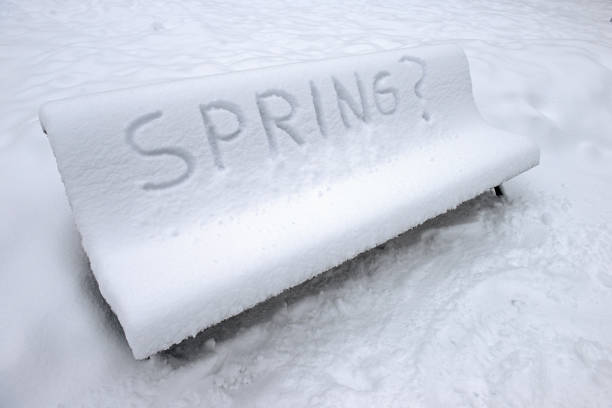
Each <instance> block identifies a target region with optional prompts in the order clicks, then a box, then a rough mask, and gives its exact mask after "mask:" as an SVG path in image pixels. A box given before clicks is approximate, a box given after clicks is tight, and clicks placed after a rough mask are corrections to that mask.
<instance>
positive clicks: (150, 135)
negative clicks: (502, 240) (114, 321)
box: [40, 46, 539, 358]
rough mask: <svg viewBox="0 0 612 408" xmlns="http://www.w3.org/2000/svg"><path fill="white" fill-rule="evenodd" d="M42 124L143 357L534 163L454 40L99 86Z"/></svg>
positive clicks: (529, 147)
mask: <svg viewBox="0 0 612 408" xmlns="http://www.w3.org/2000/svg"><path fill="white" fill-rule="evenodd" d="M40 117H41V124H42V126H43V128H44V129H45V130H46V132H47V133H48V135H49V138H50V140H51V145H52V147H53V150H54V152H55V155H56V158H57V161H58V166H59V169H60V173H61V174H62V178H63V181H64V183H65V185H66V189H67V192H68V198H69V200H70V203H71V206H72V208H73V212H74V214H75V219H76V225H77V226H78V228H79V231H80V232H81V235H82V238H83V246H84V248H85V251H86V252H87V254H88V256H89V260H90V262H91V267H92V270H93V273H94V275H95V277H96V279H97V281H98V283H99V285H100V291H101V292H102V294H103V295H104V297H105V298H106V300H107V301H108V303H109V304H110V306H111V308H112V309H113V311H114V312H115V313H116V314H117V317H118V318H119V321H120V322H121V325H122V326H123V329H124V331H125V334H126V336H127V339H128V342H129V344H130V346H131V348H132V350H133V352H134V355H135V356H136V357H137V358H143V357H147V356H149V355H151V354H153V353H155V352H157V351H160V350H163V349H166V348H168V347H169V346H170V345H172V344H174V343H178V342H179V341H180V340H183V339H184V338H186V337H188V336H193V335H195V334H196V333H198V332H199V331H201V330H202V329H204V328H206V327H209V326H211V325H213V324H215V323H218V322H220V321H221V320H223V319H225V318H228V317H230V316H232V315H235V314H237V313H239V312H242V311H243V310H245V309H247V308H248V307H251V306H253V305H255V304H256V303H258V302H261V301H263V300H265V299H267V298H269V297H271V296H273V295H277V294H279V293H280V292H282V291H283V290H284V289H288V288H290V287H292V286H295V285H296V284H298V283H301V282H303V281H305V280H307V279H309V278H312V277H313V276H315V275H316V274H318V273H321V272H323V271H325V270H327V269H330V268H331V267H333V266H336V265H339V264H340V263H342V262H343V261H346V260H347V259H349V258H352V257H353V256H355V255H357V254H358V253H360V252H362V251H364V250H366V249H370V248H373V247H374V246H376V245H378V244H381V243H383V242H385V241H387V240H388V239H390V238H393V237H395V236H397V235H399V234H400V233H402V232H405V231H406V230H408V229H409V228H411V227H414V226H415V225H417V224H420V223H422V222H423V221H425V220H426V219H428V218H431V217H433V216H436V215H439V214H440V213H443V212H445V211H446V210H448V209H450V208H454V207H456V206H457V205H458V204H460V203H461V202H463V201H465V200H467V199H470V198H473V197H474V196H476V195H478V194H480V193H482V192H483V191H484V190H486V189H488V188H491V187H493V186H496V185H499V184H501V183H502V182H503V181H506V180H507V179H509V178H511V177H513V176H515V175H517V174H518V173H520V172H522V171H524V170H526V169H528V168H531V167H533V166H534V165H535V164H537V162H538V159H539V151H538V149H537V147H536V146H535V144H534V143H533V142H532V141H531V140H529V139H526V138H522V137H519V136H515V135H511V134H508V133H506V132H501V131H497V130H495V129H493V128H491V127H489V126H487V125H485V123H484V122H483V121H482V119H481V118H480V116H479V115H478V113H477V111H476V108H475V105H474V102H473V99H472V94H471V82H470V77H469V68H468V64H467V60H466V58H465V56H464V55H463V53H462V52H461V50H459V49H457V48H454V47H450V46H438V47H430V48H421V49H402V50H398V51H391V52H384V53H376V54H370V55H363V56H357V57H345V58H340V59H332V60H326V61H318V62H310V63H300V64H292V65H286V66H279V67H273V68H268V69H261V70H253V71H245V72H239V73H234V74H227V75H217V76H210V77H204V78H198V79H190V80H183V81H177V82H171V83H167V84H158V85H154V86H148V87H143V88H136V89H127V90H123V91H117V92H111V93H102V94H97V95H91V96H85V97H80V98H74V99H68V100H63V101H58V102H52V103H50V104H47V105H45V106H44V107H43V108H42V110H41V114H40ZM315 220H316V222H313V221H315Z"/></svg>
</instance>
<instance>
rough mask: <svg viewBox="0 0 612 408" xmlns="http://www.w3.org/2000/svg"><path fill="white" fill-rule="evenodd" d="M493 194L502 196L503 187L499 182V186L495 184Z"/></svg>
mask: <svg viewBox="0 0 612 408" xmlns="http://www.w3.org/2000/svg"><path fill="white" fill-rule="evenodd" d="M495 195H496V196H498V197H503V196H504V189H503V188H502V185H501V184H500V185H499V186H495Z"/></svg>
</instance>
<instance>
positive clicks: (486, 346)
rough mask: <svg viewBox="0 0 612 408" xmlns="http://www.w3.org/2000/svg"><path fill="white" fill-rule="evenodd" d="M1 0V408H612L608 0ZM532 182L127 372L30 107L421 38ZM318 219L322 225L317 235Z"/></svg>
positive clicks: (474, 203)
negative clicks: (517, 141) (506, 139)
mask: <svg viewBox="0 0 612 408" xmlns="http://www.w3.org/2000/svg"><path fill="white" fill-rule="evenodd" d="M576 3H578V2H574V1H568V0H558V1H555V2H554V4H552V3H551V2H548V1H540V0H526V1H521V2H507V1H502V0H498V1H495V0H491V1H486V2H484V1H482V2H481V1H472V2H449V1H436V0H427V1H418V0H412V1H401V2H385V3H384V4H372V3H370V2H365V1H364V2H358V3H356V2H347V3H346V4H345V3H343V2H333V3H332V2H327V1H320V2H308V3H301V4H289V3H287V2H285V1H274V0H273V1H257V0H253V1H249V2H243V1H241V2H237V1H228V2H222V3H221V2H219V3H204V2H200V1H182V2H175V1H149V2H142V3H141V2H139V1H134V2H131V3H126V2H105V3H100V2H97V1H63V2H56V1H52V0H49V1H38V2H31V3H30V2H24V1H14V2H11V1H4V2H2V4H1V6H0V33H1V36H0V58H2V61H1V63H0V89H2V92H0V110H1V112H2V114H1V115H0V187H1V190H0V329H1V333H2V334H1V335H0V405H1V406H3V407H5V406H6V407H41V406H57V405H60V406H62V405H63V406H66V407H73V406H105V407H125V406H143V407H145V406H158V407H169V406H174V407H181V406H182V407H184V406H215V407H224V406H265V407H269V406H282V407H285V406H296V407H297V406H346V407H358V406H372V405H377V406H398V407H399V406H401V407H404V406H449V405H454V406H568V407H575V406H589V407H592V406H608V405H609V402H610V401H611V400H612V369H611V367H612V325H611V324H610V321H612V312H611V311H612V269H611V266H610V265H612V230H611V227H610V225H611V223H612V207H611V206H610V203H611V202H612V180H611V174H612V142H611V136H610V129H611V128H612V99H611V98H612V97H611V95H612V70H611V68H612V52H611V51H612V46H611V44H612V24H611V23H610V22H609V20H610V17H612V4H610V2H609V1H607V0H601V1H598V0H591V1H589V2H581V3H580V4H576ZM446 43H458V44H460V45H461V47H462V48H463V49H464V50H465V51H466V54H467V57H468V60H469V63H470V70H471V74H472V80H473V86H474V96H475V100H476V105H477V106H478V108H479V110H480V112H481V113H482V114H483V116H484V117H485V119H486V120H487V121H488V122H489V123H491V124H492V125H494V126H496V127H500V128H503V129H504V130H507V131H510V132H513V133H517V134H523V135H526V136H528V137H529V138H531V139H532V140H534V141H535V142H537V144H538V145H539V146H541V148H542V158H541V163H540V165H539V166H538V167H536V168H534V169H533V170H530V171H529V172H526V173H525V174H523V175H521V176H519V177H517V178H515V179H513V180H512V181H510V182H509V183H507V184H506V192H507V198H506V199H505V200H502V201H500V200H497V199H496V198H495V197H494V196H492V195H491V194H485V195H482V196H480V197H478V198H476V199H474V200H471V201H469V202H467V203H465V204H464V205H462V206H460V207H459V208H458V209H457V210H454V211H452V212H449V213H447V214H445V215H443V216H440V217H438V218H436V219H434V220H431V221H429V222H427V223H425V224H424V225H422V226H421V227H418V228H417V229H415V230H413V231H410V232H408V233H406V234H403V235H402V236H400V237H398V238H397V239H394V240H393V241H391V242H390V243H388V244H387V245H386V246H385V247H384V248H378V249H376V250H372V251H370V252H368V253H366V254H364V255H361V256H359V257H357V258H356V259H354V260H352V261H350V262H348V263H346V264H343V265H342V266H341V267H339V268H337V269H334V270H333V271H331V272H330V273H328V274H326V275H324V276H323V277H321V278H320V279H316V280H314V281H312V282H308V283H307V284H305V285H304V286H302V287H300V288H299V289H297V290H294V291H291V292H290V293H287V294H283V295H282V296H281V297H280V298H277V299H275V300H273V301H270V302H267V303H265V304H264V305H263V306H260V307H257V308H256V309H254V310H250V311H248V312H247V313H245V314H243V315H241V316H239V317H238V318H235V319H232V320H229V321H227V322H224V323H223V324H221V325H218V326H215V327H214V328H213V329H211V330H209V331H207V332H205V333H204V334H203V335H200V336H198V337H197V338H195V339H193V340H191V341H187V342H185V343H184V344H182V345H180V346H178V347H176V348H175V349H174V350H173V351H172V352H171V353H164V354H161V355H155V356H153V357H152V358H151V359H149V360H145V361H135V360H134V359H133V357H132V354H131V352H130V349H129V346H128V344H127V342H126V340H125V336H124V335H123V333H122V332H121V328H120V326H119V325H118V323H117V322H116V320H115V319H114V318H113V316H112V314H111V313H110V311H109V309H108V307H107V306H106V305H105V303H104V301H103V300H102V297H101V296H100V294H99V292H98V290H97V287H96V284H95V280H94V279H93V277H92V274H91V271H90V268H89V265H88V261H87V258H86V257H85V255H84V252H83V250H82V248H81V245H80V238H79V236H78V234H77V232H76V229H75V227H74V226H73V218H72V215H71V212H70V209H69V206H68V202H67V200H66V198H65V192H64V188H63V185H62V183H61V180H60V176H59V174H58V172H57V168H56V164H55V158H54V156H53V153H52V151H51V148H50V146H49V143H48V140H47V138H46V137H45V136H44V135H43V134H42V133H41V131H40V124H39V122H38V119H37V109H38V107H39V106H40V104H41V103H42V102H44V101H47V100H51V99H58V98H64V97H74V96H79V95H84V94H89V93H92V92H98V91H107V90H112V89H118V88H125V87H128V86H134V85H147V84H152V83H156V82H163V81H166V80H169V79H177V78H186V77H193V76H202V75H207V74H214V73H223V72H228V71H233V70H241V69H249V68H258V67H262V66H272V65H279V64H283V63H289V62H299V61H307V60H313V59H318V58H331V57H338V56H343V55H349V54H361V53H366V52H370V51H378V50H391V49H397V48H400V47H408V46H414V45H422V44H446ZM314 222H316V220H315V221H314Z"/></svg>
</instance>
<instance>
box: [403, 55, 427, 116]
mask: <svg viewBox="0 0 612 408" xmlns="http://www.w3.org/2000/svg"><path fill="white" fill-rule="evenodd" d="M399 62H413V63H415V64H417V65H418V66H419V67H420V68H421V76H420V77H419V80H418V81H416V83H415V84H414V94H415V95H416V96H417V98H419V101H420V102H421V106H422V107H423V115H422V117H423V119H424V120H425V122H429V119H430V118H431V116H430V115H429V112H427V109H426V106H425V102H426V101H425V98H424V97H423V92H422V91H421V86H422V85H423V80H424V79H425V69H426V65H425V61H424V60H422V59H420V58H417V57H412V56H409V55H404V56H403V57H402V58H400V60H399Z"/></svg>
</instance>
